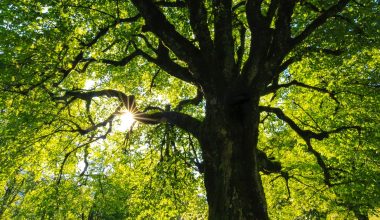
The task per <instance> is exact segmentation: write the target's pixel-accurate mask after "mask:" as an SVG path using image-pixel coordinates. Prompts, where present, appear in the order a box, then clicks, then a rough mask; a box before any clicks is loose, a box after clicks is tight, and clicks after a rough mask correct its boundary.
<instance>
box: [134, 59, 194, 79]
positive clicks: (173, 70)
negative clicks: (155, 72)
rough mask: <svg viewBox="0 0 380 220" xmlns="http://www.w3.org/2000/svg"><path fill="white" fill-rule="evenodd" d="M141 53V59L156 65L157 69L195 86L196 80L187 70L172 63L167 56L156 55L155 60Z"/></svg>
mask: <svg viewBox="0 0 380 220" xmlns="http://www.w3.org/2000/svg"><path fill="white" fill-rule="evenodd" d="M141 53H142V57H144V58H145V59H146V60H148V61H149V62H152V63H154V64H156V65H157V66H158V67H160V68H161V69H163V70H165V71H166V72H167V73H168V74H169V75H171V76H174V77H176V78H178V79H180V80H183V81H185V82H188V83H194V84H195V83H196V82H197V80H196V79H195V78H194V77H193V76H192V74H191V73H190V71H189V70H188V69H187V68H185V67H182V66H180V65H178V64H177V63H175V62H173V60H171V59H170V57H169V56H160V55H158V57H157V58H153V57H151V56H150V55H149V54H147V53H145V52H141Z"/></svg>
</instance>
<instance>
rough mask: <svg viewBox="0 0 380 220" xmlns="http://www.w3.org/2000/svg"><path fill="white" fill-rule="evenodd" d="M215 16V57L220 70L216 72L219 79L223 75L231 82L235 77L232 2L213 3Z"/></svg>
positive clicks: (222, 0)
mask: <svg viewBox="0 0 380 220" xmlns="http://www.w3.org/2000/svg"><path fill="white" fill-rule="evenodd" d="M213 14H214V39H215V40H214V49H215V52H214V55H215V57H214V58H215V60H214V62H215V64H217V67H218V68H219V69H218V71H216V72H217V73H216V74H217V76H216V77H218V78H220V76H221V75H222V76H223V77H224V79H225V80H229V79H230V77H231V76H232V75H233V73H232V70H233V67H234V64H235V60H234V42H233V37H232V1H231V0H216V1H213Z"/></svg>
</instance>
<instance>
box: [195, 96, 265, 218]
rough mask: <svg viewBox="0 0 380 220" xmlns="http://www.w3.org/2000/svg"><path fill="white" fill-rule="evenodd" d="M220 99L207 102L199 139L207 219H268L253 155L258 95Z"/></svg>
mask: <svg viewBox="0 0 380 220" xmlns="http://www.w3.org/2000/svg"><path fill="white" fill-rule="evenodd" d="M219 102H220V101H219ZM224 102H225V103H223V101H222V103H218V100H216V98H214V99H212V100H210V101H209V102H208V103H210V105H207V109H206V118H205V121H204V127H203V128H202V137H201V139H200V143H201V146H202V151H203V159H204V168H205V173H204V175H205V186H206V191H207V200H208V204H209V219H216V220H221V219H234V220H235V219H250V220H251V219H260V220H265V219H268V214H267V205H266V200H265V195H264V190H263V186H262V182H261V178H260V174H259V164H258V158H257V143H258V125H259V120H260V112H259V108H258V103H259V97H257V98H252V97H250V99H249V100H244V99H243V100H240V99H239V100H238V102H230V101H224Z"/></svg>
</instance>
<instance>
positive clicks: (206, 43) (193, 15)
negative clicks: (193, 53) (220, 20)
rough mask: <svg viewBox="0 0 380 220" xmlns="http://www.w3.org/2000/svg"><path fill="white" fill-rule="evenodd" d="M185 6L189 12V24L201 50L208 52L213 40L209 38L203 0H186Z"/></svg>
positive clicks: (210, 49)
mask: <svg viewBox="0 0 380 220" xmlns="http://www.w3.org/2000/svg"><path fill="white" fill-rule="evenodd" d="M187 6H188V8H189V12H190V25H191V28H192V29H193V31H194V34H195V37H196V38H197V40H198V42H199V45H200V48H201V50H203V51H204V52H206V53H208V52H210V51H212V48H213V42H212V40H211V34H210V30H209V29H208V23H207V10H206V8H205V5H204V0H190V1H187Z"/></svg>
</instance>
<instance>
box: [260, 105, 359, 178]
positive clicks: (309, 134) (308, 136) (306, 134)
mask: <svg viewBox="0 0 380 220" xmlns="http://www.w3.org/2000/svg"><path fill="white" fill-rule="evenodd" d="M260 110H261V111H265V112H269V113H274V114H275V115H276V116H277V117H278V118H279V119H281V120H283V121H284V122H286V123H287V124H288V125H289V126H290V127H291V128H292V129H293V130H294V131H295V132H296V133H297V134H298V135H299V136H300V137H301V138H302V139H303V140H304V141H305V142H306V145H307V150H308V151H309V152H310V153H312V154H313V155H314V156H315V158H316V160H317V163H318V165H319V166H320V167H321V169H322V172H323V176H324V181H325V184H326V185H327V186H333V185H334V184H333V183H331V179H332V178H331V174H330V168H329V167H328V166H327V165H326V163H325V161H324V160H323V158H322V155H321V154H320V153H319V152H318V151H316V150H315V149H314V148H313V147H312V145H311V140H312V139H316V140H323V139H325V138H328V137H329V135H330V134H335V133H339V132H341V131H344V130H348V129H356V130H358V131H359V132H360V131H361V128H360V127H359V126H342V127H339V128H336V129H334V130H331V131H321V132H319V133H316V132H313V131H310V130H304V129H302V128H300V127H299V126H298V125H297V124H296V123H295V122H294V121H293V120H292V119H291V118H289V117H288V116H286V115H285V114H284V112H283V111H282V110H281V109H279V108H273V107H266V106H260Z"/></svg>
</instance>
